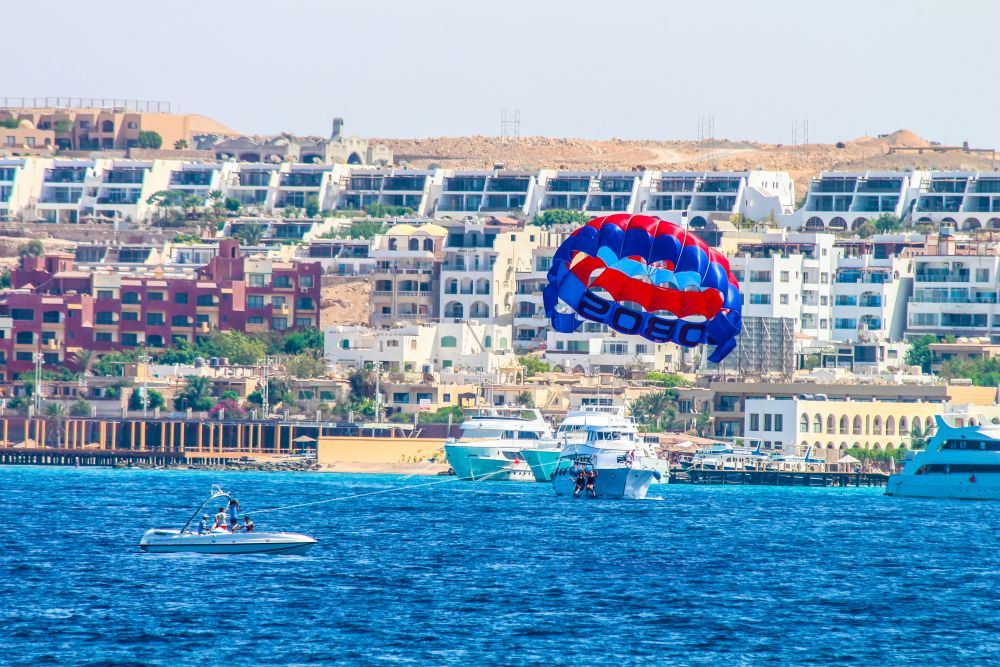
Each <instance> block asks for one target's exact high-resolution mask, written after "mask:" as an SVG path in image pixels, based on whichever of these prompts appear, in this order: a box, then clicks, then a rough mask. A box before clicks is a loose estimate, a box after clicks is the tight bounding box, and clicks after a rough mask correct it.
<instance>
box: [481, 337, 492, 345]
mask: <svg viewBox="0 0 1000 667" xmlns="http://www.w3.org/2000/svg"><path fill="white" fill-rule="evenodd" d="M483 345H484V346H486V347H487V348H490V347H493V338H492V337H491V336H487V337H486V338H484V339H483Z"/></svg>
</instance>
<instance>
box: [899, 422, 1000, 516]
mask: <svg viewBox="0 0 1000 667" xmlns="http://www.w3.org/2000/svg"><path fill="white" fill-rule="evenodd" d="M935 420H936V422H937V433H935V434H934V437H933V438H931V441H930V442H929V443H928V444H927V449H925V450H923V451H917V452H911V453H910V455H909V456H908V459H907V460H906V461H905V462H904V465H903V469H902V471H901V472H900V473H898V474H896V475H891V476H890V477H889V481H888V483H887V484H886V491H885V493H886V495H888V496H913V497H919V498H969V499H982V500H1000V425H998V424H994V423H992V421H991V420H990V419H989V418H986V417H975V416H971V415H968V414H966V415H961V416H959V415H955V416H948V417H944V416H941V415H938V416H937V417H936V418H935Z"/></svg>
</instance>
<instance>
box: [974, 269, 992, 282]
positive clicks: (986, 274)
mask: <svg viewBox="0 0 1000 667" xmlns="http://www.w3.org/2000/svg"><path fill="white" fill-rule="evenodd" d="M989 281H990V270H989V269H976V282H977V283H988V282H989Z"/></svg>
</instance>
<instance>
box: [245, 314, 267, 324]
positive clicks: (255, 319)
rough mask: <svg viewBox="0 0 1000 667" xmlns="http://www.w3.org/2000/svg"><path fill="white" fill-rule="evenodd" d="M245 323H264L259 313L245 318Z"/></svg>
mask: <svg viewBox="0 0 1000 667" xmlns="http://www.w3.org/2000/svg"><path fill="white" fill-rule="evenodd" d="M247 324H264V318H263V317H260V316H259V315H255V316H253V317H248V318H247Z"/></svg>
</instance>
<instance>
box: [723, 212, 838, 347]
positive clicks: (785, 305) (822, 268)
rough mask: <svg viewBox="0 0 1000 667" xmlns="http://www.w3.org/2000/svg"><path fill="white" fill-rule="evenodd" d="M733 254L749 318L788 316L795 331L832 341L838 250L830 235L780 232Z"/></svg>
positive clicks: (733, 268)
mask: <svg viewBox="0 0 1000 667" xmlns="http://www.w3.org/2000/svg"><path fill="white" fill-rule="evenodd" d="M737 253H738V254H736V255H733V256H731V257H730V258H729V263H730V267H731V269H732V271H733V275H734V276H735V277H736V279H737V280H738V281H739V282H740V288H741V291H742V292H743V316H744V317H785V318H791V319H793V320H794V321H795V327H796V329H795V332H796V333H800V334H804V335H806V336H809V337H811V338H813V339H814V340H816V341H829V340H832V335H831V325H832V317H833V311H832V304H833V285H832V283H833V277H834V273H835V271H836V267H837V257H838V253H837V250H836V248H835V246H834V238H833V236H832V235H830V234H813V233H803V232H777V233H768V234H764V235H763V236H762V239H761V242H760V243H746V244H741V245H740V246H739V249H738V251H737Z"/></svg>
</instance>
